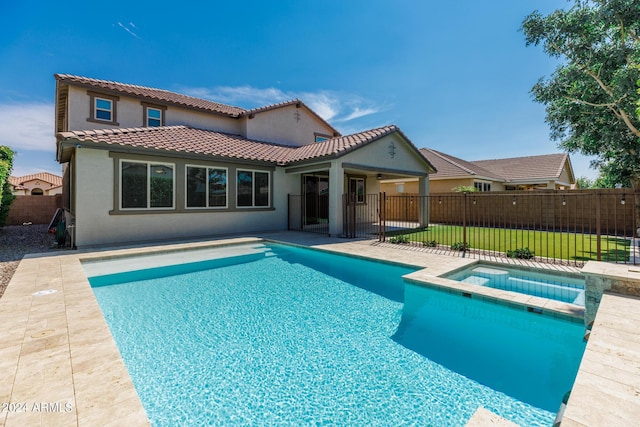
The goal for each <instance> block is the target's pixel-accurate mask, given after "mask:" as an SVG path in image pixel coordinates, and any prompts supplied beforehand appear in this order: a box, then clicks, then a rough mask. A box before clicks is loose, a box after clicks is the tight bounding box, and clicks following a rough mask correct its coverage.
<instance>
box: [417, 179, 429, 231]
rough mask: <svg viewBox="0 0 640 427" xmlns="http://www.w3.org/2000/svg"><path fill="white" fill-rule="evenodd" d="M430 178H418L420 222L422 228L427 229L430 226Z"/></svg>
mask: <svg viewBox="0 0 640 427" xmlns="http://www.w3.org/2000/svg"><path fill="white" fill-rule="evenodd" d="M428 195H429V177H427V176H421V177H420V178H418V196H419V197H418V199H419V200H420V204H419V205H418V221H419V222H420V227H426V226H428V225H429V198H428V197H427V196H428Z"/></svg>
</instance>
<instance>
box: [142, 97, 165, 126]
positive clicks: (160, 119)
mask: <svg viewBox="0 0 640 427" xmlns="http://www.w3.org/2000/svg"><path fill="white" fill-rule="evenodd" d="M142 107H143V109H144V117H143V119H142V122H143V124H144V126H147V127H154V126H164V112H165V110H166V109H167V107H163V106H160V105H152V104H148V103H146V102H142Z"/></svg>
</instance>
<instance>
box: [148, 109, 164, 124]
mask: <svg viewBox="0 0 640 427" xmlns="http://www.w3.org/2000/svg"><path fill="white" fill-rule="evenodd" d="M146 109H147V114H146V117H147V123H145V126H146V127H160V126H162V124H163V123H164V120H163V117H162V115H163V114H164V112H163V111H162V108H157V107H146ZM150 110H154V111H157V112H158V113H160V117H159V118H157V119H156V118H155V117H151V116H149V111H150ZM150 120H157V121H158V124H157V125H150V124H149V121H150Z"/></svg>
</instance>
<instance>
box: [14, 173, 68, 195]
mask: <svg viewBox="0 0 640 427" xmlns="http://www.w3.org/2000/svg"><path fill="white" fill-rule="evenodd" d="M9 184H11V190H12V192H13V194H14V195H16V196H53V195H56V194H62V177H61V176H58V175H54V174H52V173H49V172H40V173H36V174H32V175H26V176H10V177H9Z"/></svg>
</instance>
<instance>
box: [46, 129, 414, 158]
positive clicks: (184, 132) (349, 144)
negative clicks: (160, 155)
mask: <svg viewBox="0 0 640 427" xmlns="http://www.w3.org/2000/svg"><path fill="white" fill-rule="evenodd" d="M393 132H399V133H400V134H401V135H402V136H403V137H404V138H405V139H406V140H407V141H408V142H409V143H410V141H409V139H408V138H406V136H404V134H402V132H401V131H400V129H399V128H398V127H397V126H395V125H390V126H384V127H381V128H377V129H371V130H367V131H364V132H359V133H356V134H353V135H347V136H339V137H335V138H331V139H328V140H325V141H322V142H316V143H313V144H308V145H303V146H301V147H293V146H285V145H278V144H273V143H268V142H263V141H256V140H250V139H246V138H244V137H242V136H239V135H231V134H227V133H222V132H216V131H211V130H203V129H197V128H192V127H188V126H183V125H180V126H164V127H144V128H118V129H104V130H85V131H71V132H61V133H59V134H58V140H59V141H78V142H80V143H96V144H107V145H112V146H120V147H129V148H138V149H147V150H159V151H166V152H174V153H185V154H186V153H192V154H199V155H203V156H213V157H221V158H228V159H239V160H251V161H260V162H267V163H273V164H278V165H287V164H291V163H295V162H300V161H304V160H309V159H317V158H322V157H332V156H333V157H339V156H342V155H344V154H346V153H348V152H350V151H353V150H354V149H356V148H357V147H360V146H363V145H366V144H368V143H370V142H373V141H375V140H377V139H380V138H382V137H384V136H386V135H389V134H391V133H393Z"/></svg>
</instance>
